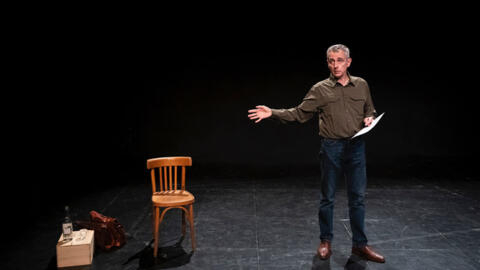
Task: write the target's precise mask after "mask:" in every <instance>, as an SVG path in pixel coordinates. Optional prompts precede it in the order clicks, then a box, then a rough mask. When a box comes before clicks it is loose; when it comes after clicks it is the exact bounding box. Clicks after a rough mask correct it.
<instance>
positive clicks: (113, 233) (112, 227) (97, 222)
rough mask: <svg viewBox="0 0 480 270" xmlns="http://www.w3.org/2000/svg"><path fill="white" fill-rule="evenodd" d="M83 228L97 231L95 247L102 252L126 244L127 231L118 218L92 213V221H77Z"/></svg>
mask: <svg viewBox="0 0 480 270" xmlns="http://www.w3.org/2000/svg"><path fill="white" fill-rule="evenodd" d="M76 224H77V225H78V226H80V227H82V228H85V229H89V230H94V231H95V234H94V235H95V246H96V247H98V248H100V249H102V250H110V249H111V248H113V247H121V246H123V245H124V244H125V243H126V240H125V230H124V228H123V226H122V224H120V223H119V222H118V221H117V219H116V218H113V217H107V216H104V215H102V214H100V213H98V212H97V211H94V210H92V211H90V221H77V222H76Z"/></svg>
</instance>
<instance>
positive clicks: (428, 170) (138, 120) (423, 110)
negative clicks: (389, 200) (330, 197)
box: [6, 18, 478, 216]
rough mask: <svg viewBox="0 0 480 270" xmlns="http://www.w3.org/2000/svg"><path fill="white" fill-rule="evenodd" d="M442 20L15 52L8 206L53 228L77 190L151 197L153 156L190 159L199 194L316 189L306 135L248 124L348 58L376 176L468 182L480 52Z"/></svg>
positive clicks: (212, 31)
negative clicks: (207, 188)
mask: <svg viewBox="0 0 480 270" xmlns="http://www.w3.org/2000/svg"><path fill="white" fill-rule="evenodd" d="M383 19H385V18H383ZM437 19H438V21H436V22H435V23H433V22H432V21H427V22H426V23H421V24H412V25H404V24H402V23H400V24H392V25H379V22H378V21H375V22H374V23H372V24H368V25H358V24H355V23H349V26H348V27H344V28H342V27H340V26H338V27H339V29H333V27H332V26H331V24H330V23H329V22H309V25H308V26H309V27H304V26H302V25H301V26H292V25H291V24H290V23H283V24H275V23H266V24H262V25H254V24H248V25H246V24H244V23H243V22H240V23H236V24H234V25H233V26H232V25H229V24H225V25H224V24H223V23H222V22H220V21H214V20H212V22H209V23H207V24H203V23H198V21H196V22H193V21H189V22H188V23H184V24H180V23H178V22H175V21H174V22H170V24H165V23H163V22H157V23H153V24H152V25H149V27H147V28H142V25H140V26H138V27H134V28H128V29H127V28H125V29H123V28H122V27H118V28H116V27H113V26H111V27H103V28H99V29H96V30H92V27H89V28H88V30H90V31H84V30H83V28H82V26H81V25H77V26H76V27H75V28H74V29H70V30H71V32H69V33H67V34H65V33H63V34H60V33H59V32H55V31H54V32H52V33H47V34H44V35H40V36H39V37H41V38H42V39H40V40H43V42H44V43H43V44H50V43H49V42H51V41H52V40H53V41H59V40H61V42H52V44H53V43H54V44H55V45H54V46H53V45H52V46H48V45H42V46H40V47H39V48H36V49H34V50H27V49H25V50H24V55H25V57H26V58H28V60H29V63H30V65H28V69H29V73H28V74H29V75H28V76H21V77H20V78H19V83H18V84H17V86H18V91H16V93H15V100H16V101H19V102H16V103H15V108H14V109H13V110H12V112H13V113H12V115H14V116H18V115H21V117H15V119H14V120H12V121H10V122H9V124H10V125H9V127H10V128H9V129H8V130H9V131H10V132H7V133H9V134H12V138H11V142H12V143H9V142H7V143H6V144H7V145H6V148H8V149H10V150H12V151H11V152H9V153H11V154H10V157H11V158H10V161H11V162H10V163H9V164H10V165H11V168H13V169H14V176H15V177H14V180H11V181H9V183H10V184H9V188H8V192H12V194H23V195H25V197H26V199H15V202H14V203H12V204H11V205H17V206H21V205H24V204H25V203H32V205H34V206H35V207H36V209H37V211H36V212H35V213H34V214H33V215H42V214H43V213H42V212H43V211H44V213H48V212H51V211H60V212H61V207H62V205H64V204H68V203H70V202H71V201H72V200H74V199H75V198H76V197H78V196H82V194H84V192H85V191H84V188H85V189H87V190H88V189H103V188H108V187H109V186H112V185H117V184H119V183H125V182H129V183H134V182H136V181H148V178H147V176H146V168H145V161H146V159H147V158H151V157H158V156H170V155H189V156H192V157H193V161H194V167H193V168H192V170H193V173H194V175H195V177H197V178H202V177H205V178H209V177H210V178H222V177H229V178H235V177H276V176H282V175H301V174H307V175H315V174H316V173H318V166H317V162H318V158H317V153H318V150H319V149H318V145H319V141H318V136H317V132H318V126H317V121H316V119H312V120H311V121H309V122H308V123H305V124H290V125H281V124H278V123H276V122H273V121H262V122H261V123H259V124H254V123H253V122H251V121H250V120H249V119H248V118H247V110H248V109H250V108H253V107H254V106H255V105H259V104H265V105H267V106H271V107H272V108H289V107H293V106H296V105H298V104H299V103H300V102H301V100H302V98H303V97H304V95H305V93H306V92H307V91H308V90H309V89H310V87H311V86H312V85H313V84H315V83H316V82H318V81H320V80H323V79H324V78H326V77H327V76H328V69H327V67H326V63H325V51H326V49H327V48H328V46H330V45H332V44H335V43H343V44H345V45H347V46H349V47H350V49H351V56H352V58H353V62H352V66H351V68H350V72H351V74H352V75H356V76H361V77H363V78H365V79H366V80H367V81H368V82H369V84H370V88H371V92H372V96H373V100H374V103H375V106H376V109H377V111H378V112H380V113H381V112H385V116H384V119H383V120H382V121H381V122H380V124H379V126H378V127H376V128H375V129H374V130H373V131H372V132H371V133H370V134H368V135H367V136H366V139H367V145H368V150H367V151H368V152H367V155H368V159H369V161H368V162H369V163H368V164H369V165H368V166H369V172H370V174H371V175H372V176H378V177H396V176H399V177H405V176H406V177H419V176H430V177H431V176H434V177H443V176H445V177H456V176H458V177H460V178H472V177H475V176H476V175H478V174H477V173H476V172H475V170H474V165H475V155H476V153H477V152H478V143H477V139H476V138H477V135H476V132H475V130H474V128H475V126H476V124H477V122H478V121H477V104H476V103H477V102H476V100H477V98H476V95H475V93H476V92H477V90H478V82H477V79H476V77H475V75H476V69H475V63H476V60H477V59H478V56H477V54H476V52H475V47H476V45H477V43H476V42H474V41H473V37H471V36H470V34H466V33H468V31H464V30H465V29H464V28H459V27H457V26H460V24H458V25H457V24H453V25H452V24H451V21H449V20H445V21H444V20H441V18H437ZM462 23H468V21H467V22H464V21H462ZM325 25H327V26H325ZM120 26H122V25H120ZM324 26H325V27H324ZM119 29H122V30H119ZM124 30H125V31H124ZM340 30H342V31H340ZM7 101H8V99H7ZM12 119H13V118H12ZM32 165H33V166H32ZM20 179H22V180H20ZM386 179H388V178H386ZM386 181H388V180H386ZM79 186H80V187H82V188H79ZM39 192H41V193H39ZM39 201H41V203H39ZM10 202H11V201H10ZM39 206H47V207H46V208H42V207H39ZM18 209H20V208H17V207H11V206H10V207H7V209H6V210H7V213H17V215H20V216H22V214H18V213H19V211H18ZM45 209H48V210H45ZM53 209H54V210H53Z"/></svg>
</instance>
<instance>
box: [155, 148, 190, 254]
mask: <svg viewBox="0 0 480 270" xmlns="http://www.w3.org/2000/svg"><path fill="white" fill-rule="evenodd" d="M186 166H192V158H191V157H161V158H152V159H148V160H147V168H148V169H149V170H150V175H151V179H152V205H153V216H154V222H153V223H154V224H153V234H154V239H155V247H154V250H153V256H154V257H155V258H156V257H157V253H158V238H159V233H158V229H159V226H160V223H162V221H163V218H164V217H165V213H166V212H167V211H168V210H170V209H173V208H179V209H181V210H182V237H185V233H186V224H185V219H188V223H189V224H190V236H191V238H192V249H193V251H195V247H196V243H195V227H194V222H193V203H194V202H195V197H194V196H193V194H191V193H190V192H188V191H186V190H185V167H186ZM180 167H181V182H180V183H178V182H177V174H178V173H177V171H178V170H180ZM157 175H158V181H157V177H156V176H157ZM157 182H158V185H157ZM178 184H180V188H179V187H178ZM161 209H162V211H161V212H160V210H161Z"/></svg>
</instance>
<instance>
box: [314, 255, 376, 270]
mask: <svg viewBox="0 0 480 270" xmlns="http://www.w3.org/2000/svg"><path fill="white" fill-rule="evenodd" d="M331 259H332V257H330V258H329V259H327V260H321V259H320V258H319V257H318V255H315V256H313V261H312V270H330V269H331V266H330V260H331ZM344 269H345V270H365V269H367V261H366V260H365V259H363V258H361V257H359V256H357V255H355V254H352V255H350V257H349V258H348V260H347V262H346V263H345V266H344Z"/></svg>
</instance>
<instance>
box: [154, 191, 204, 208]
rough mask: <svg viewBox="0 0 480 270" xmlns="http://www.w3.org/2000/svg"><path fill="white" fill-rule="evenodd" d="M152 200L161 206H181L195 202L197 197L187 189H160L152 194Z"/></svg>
mask: <svg viewBox="0 0 480 270" xmlns="http://www.w3.org/2000/svg"><path fill="white" fill-rule="evenodd" d="M152 202H153V204H154V205H155V206H159V207H170V206H179V205H186V204H192V203H193V202H195V197H194V196H193V194H192V193H190V192H188V191H186V190H169V191H160V192H155V193H154V194H153V195H152Z"/></svg>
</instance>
